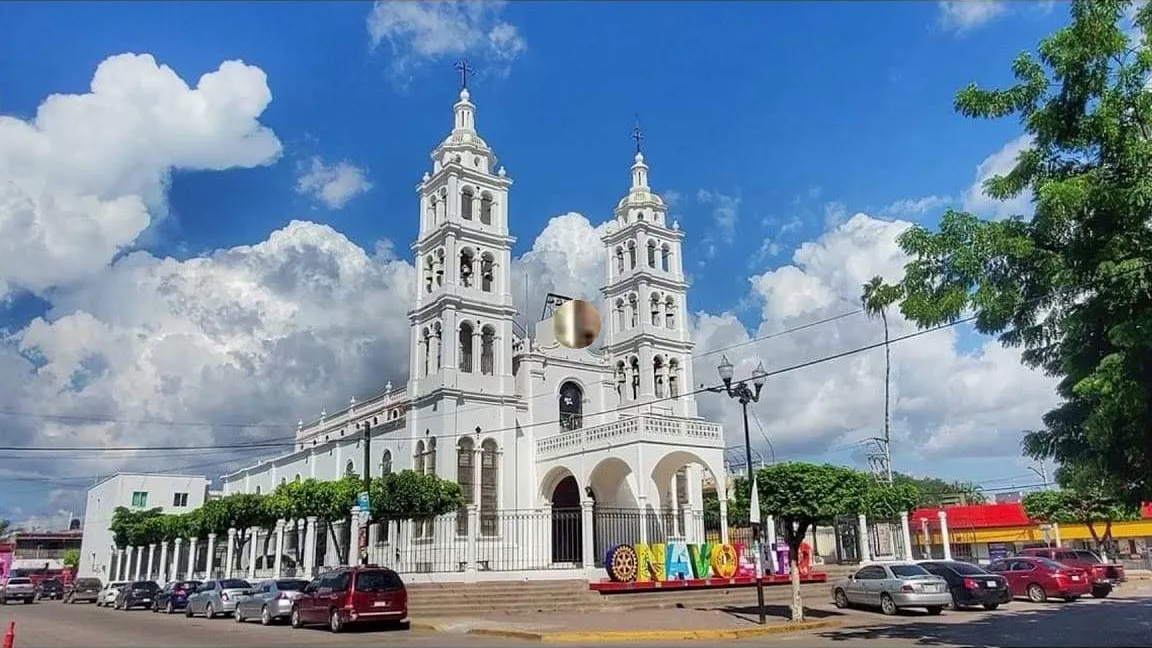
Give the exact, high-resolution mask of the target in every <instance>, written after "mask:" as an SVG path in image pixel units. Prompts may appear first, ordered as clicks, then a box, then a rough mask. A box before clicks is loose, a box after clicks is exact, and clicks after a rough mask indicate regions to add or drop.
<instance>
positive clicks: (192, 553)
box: [185, 538, 200, 580]
mask: <svg viewBox="0 0 1152 648" xmlns="http://www.w3.org/2000/svg"><path fill="white" fill-rule="evenodd" d="M199 543H200V538H188V575H187V576H186V577H185V578H187V579H188V580H192V579H194V578H196V558H197V556H196V550H197V549H198V548H199V547H197V546H196V545H198V544H199Z"/></svg>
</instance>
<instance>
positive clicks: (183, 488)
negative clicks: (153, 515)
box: [78, 474, 208, 581]
mask: <svg viewBox="0 0 1152 648" xmlns="http://www.w3.org/2000/svg"><path fill="white" fill-rule="evenodd" d="M135 492H143V493H147V494H148V498H147V502H146V505H145V506H143V507H139V508H141V509H142V510H145V509H152V508H160V509H162V511H163V512H164V513H187V512H189V511H193V510H195V509H197V508H199V507H200V506H202V505H203V504H204V498H205V497H206V496H207V493H208V479H207V478H205V477H199V476H193V475H151V474H121V475H114V476H112V477H109V478H108V479H106V480H104V481H102V482H100V483H99V484H96V485H95V486H93V487H92V488H90V489H88V498H87V502H86V504H85V507H84V534H83V536H82V539H81V543H80V567H79V569H78V576H80V577H95V578H99V579H101V580H105V581H106V580H108V568H109V565H108V561H109V560H110V552H111V549H112V533H111V532H110V531H109V530H108V525H109V524H111V522H112V513H113V511H115V510H116V507H118V506H125V507H128V508H132V494H133V493H135ZM177 493H186V494H187V495H188V501H187V504H186V505H185V506H174V499H175V495H176V494H177Z"/></svg>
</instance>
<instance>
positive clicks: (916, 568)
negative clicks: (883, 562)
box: [888, 565, 929, 578]
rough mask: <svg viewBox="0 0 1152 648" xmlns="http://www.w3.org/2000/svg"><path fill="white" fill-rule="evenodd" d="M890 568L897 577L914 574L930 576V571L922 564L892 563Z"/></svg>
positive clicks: (908, 576) (910, 576)
mask: <svg viewBox="0 0 1152 648" xmlns="http://www.w3.org/2000/svg"><path fill="white" fill-rule="evenodd" d="M888 569H891V570H892V573H893V574H894V575H895V576H896V578H912V577H913V576H928V575H929V574H928V571H927V570H926V569H924V568H923V567H921V566H920V565H892V566H890V567H889V568H888Z"/></svg>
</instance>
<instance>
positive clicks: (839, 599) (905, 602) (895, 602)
mask: <svg viewBox="0 0 1152 648" xmlns="http://www.w3.org/2000/svg"><path fill="white" fill-rule="evenodd" d="M832 600H833V601H834V602H835V603H836V607H838V608H846V607H850V606H853V605H860V606H866V607H878V608H880V611H881V612H883V613H884V614H896V612H897V611H898V610H900V609H902V608H924V609H925V610H927V611H928V614H940V611H941V610H943V609H944V608H945V606H947V605H948V604H950V603H951V602H952V594H951V592H949V590H948V583H947V581H945V580H944V579H943V578H940V577H939V576H934V575H932V574H930V573H928V572H927V571H926V570H925V569H924V568H923V567H921V566H920V565H917V564H916V563H911V562H886V563H872V564H870V565H865V566H863V567H861V568H860V569H859V570H857V571H856V573H855V574H852V575H850V576H848V577H847V578H843V579H841V580H838V581H836V582H835V583H833V584H832Z"/></svg>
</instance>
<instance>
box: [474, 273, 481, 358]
mask: <svg viewBox="0 0 1152 648" xmlns="http://www.w3.org/2000/svg"><path fill="white" fill-rule="evenodd" d="M479 263H480V260H479V259H473V260H472V266H473V268H472V277H473V279H472V285H473V286H475V285H476V279H475V277H476V274H477V273H476V268H475V266H476V265H478V264H479ZM480 353H481V347H480V327H479V326H477V327H476V328H474V329H472V373H474V374H478V373H480Z"/></svg>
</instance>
